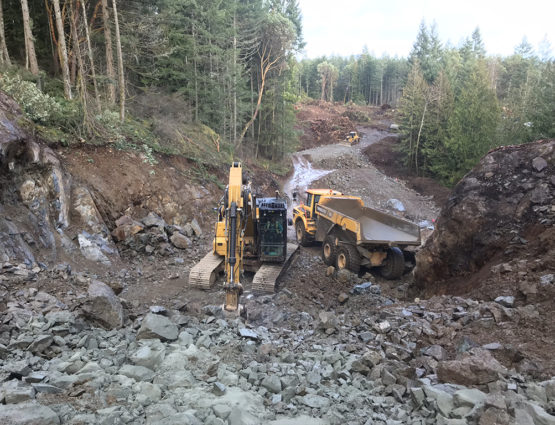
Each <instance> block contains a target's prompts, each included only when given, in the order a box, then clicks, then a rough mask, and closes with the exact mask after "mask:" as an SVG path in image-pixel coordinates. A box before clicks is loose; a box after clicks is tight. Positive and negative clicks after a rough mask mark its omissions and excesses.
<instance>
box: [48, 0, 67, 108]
mask: <svg viewBox="0 0 555 425" xmlns="http://www.w3.org/2000/svg"><path fill="white" fill-rule="evenodd" d="M52 3H53V4H54V14H55V15H56V29H57V31H58V56H59V57H60V63H61V65H62V77H63V80H64V95H65V97H66V98H67V99H71V98H72V95H71V81H70V79H69V64H68V60H67V47H66V37H65V32H64V23H63V21H62V12H61V11H60V0H52Z"/></svg>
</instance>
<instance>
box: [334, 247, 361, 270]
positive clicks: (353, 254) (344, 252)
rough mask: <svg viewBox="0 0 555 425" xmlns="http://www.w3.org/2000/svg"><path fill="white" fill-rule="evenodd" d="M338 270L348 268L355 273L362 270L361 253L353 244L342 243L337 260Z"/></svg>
mask: <svg viewBox="0 0 555 425" xmlns="http://www.w3.org/2000/svg"><path fill="white" fill-rule="evenodd" d="M335 264H336V266H337V270H342V269H348V270H350V271H352V272H353V273H358V272H359V271H360V254H359V253H358V251H357V249H356V248H355V247H354V246H353V245H341V246H340V247H339V248H338V249H337V258H336V260H335Z"/></svg>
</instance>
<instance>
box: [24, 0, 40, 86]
mask: <svg viewBox="0 0 555 425" xmlns="http://www.w3.org/2000/svg"><path fill="white" fill-rule="evenodd" d="M21 12H22V13H23V33H24V36H25V55H26V65H27V67H28V68H29V69H30V70H31V73H32V74H33V75H38V74H39V64H38V62H37V55H36V53H35V40H34V38H33V32H32V31H31V19H30V18H29V5H28V4H27V0H21Z"/></svg>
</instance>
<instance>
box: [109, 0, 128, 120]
mask: <svg viewBox="0 0 555 425" xmlns="http://www.w3.org/2000/svg"><path fill="white" fill-rule="evenodd" d="M112 9H113V10H114V23H115V26H116V49H117V52H118V80H119V118H120V120H121V121H122V122H123V121H124V120H125V78H124V75H123V55H122V53H121V37H120V34H119V21H118V9H117V6H116V0H112Z"/></svg>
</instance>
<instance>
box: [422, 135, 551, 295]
mask: <svg viewBox="0 0 555 425" xmlns="http://www.w3.org/2000/svg"><path fill="white" fill-rule="evenodd" d="M554 162H555V139H551V140H540V141H537V142H534V143H528V144H524V145H518V146H508V147H500V148H498V149H495V150H494V151H492V152H490V153H489V154H487V155H486V156H484V157H483V158H482V160H481V161H480V162H479V163H478V165H477V166H476V167H475V168H474V169H473V170H472V171H470V172H469V173H468V174H467V175H466V176H465V177H464V178H463V179H462V180H461V181H460V182H459V183H458V184H457V185H456V186H455V188H454V189H453V191H452V193H451V195H450V197H449V199H448V201H447V203H446V204H445V205H444V206H443V209H442V210H441V214H440V216H439V218H438V220H437V222H436V230H435V231H434V233H433V234H432V236H431V237H430V238H429V239H428V240H427V242H426V244H425V246H424V247H423V249H422V250H421V251H420V252H419V253H418V254H417V256H416V268H415V280H416V283H417V285H419V286H420V287H421V288H424V289H427V288H433V286H434V285H436V284H437V282H442V281H447V280H449V279H452V278H456V277H459V276H462V275H465V274H470V273H474V272H476V271H478V270H480V269H481V268H482V267H483V266H484V265H486V263H488V262H489V261H490V260H491V259H492V258H493V257H494V256H496V255H498V254H499V253H500V252H504V251H505V250H506V249H507V247H508V246H510V243H511V242H513V243H515V237H521V238H523V239H524V238H526V237H527V232H529V231H533V232H534V233H535V234H536V235H537V234H539V233H541V232H542V231H543V232H547V231H549V227H550V226H552V225H553V212H552V207H551V205H552V203H553V192H554V186H555V166H554ZM532 229H533V230H532ZM542 229H543V230H542ZM545 239H547V240H548V241H549V239H552V238H545ZM519 241H521V239H519V240H518V241H517V242H519ZM551 243H552V244H553V240H552V241H551ZM546 248H547V250H549V249H553V245H551V247H549V246H547V247H546V246H545V245H544V244H542V246H541V247H540V246H538V249H542V250H546ZM528 249H532V248H530V247H528ZM545 252H547V251H545ZM550 261H551V262H552V264H551V265H552V266H555V264H553V262H555V260H554V259H553V257H551V260H550ZM544 267H545V268H546V269H547V268H548V265H544Z"/></svg>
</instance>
